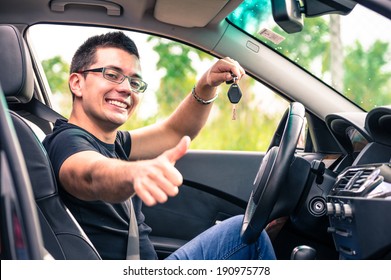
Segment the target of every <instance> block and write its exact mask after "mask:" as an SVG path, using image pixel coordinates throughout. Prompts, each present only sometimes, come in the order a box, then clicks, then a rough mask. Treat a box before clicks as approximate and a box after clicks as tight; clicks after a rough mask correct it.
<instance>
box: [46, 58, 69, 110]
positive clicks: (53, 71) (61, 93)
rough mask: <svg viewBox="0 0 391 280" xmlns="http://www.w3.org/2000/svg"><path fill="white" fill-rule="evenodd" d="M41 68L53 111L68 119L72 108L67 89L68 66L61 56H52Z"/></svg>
mask: <svg viewBox="0 0 391 280" xmlns="http://www.w3.org/2000/svg"><path fill="white" fill-rule="evenodd" d="M42 67H43V70H44V72H45V74H46V78H47V80H48V83H49V86H50V89H51V91H52V93H53V97H52V98H51V102H52V105H53V107H54V109H56V110H57V111H59V112H60V113H61V114H62V115H63V116H65V117H69V115H70V112H71V107H72V97H71V93H70V92H69V87H68V73H69V64H68V63H67V62H66V61H64V60H63V59H62V57H61V56H54V57H52V58H49V59H47V60H44V61H42Z"/></svg>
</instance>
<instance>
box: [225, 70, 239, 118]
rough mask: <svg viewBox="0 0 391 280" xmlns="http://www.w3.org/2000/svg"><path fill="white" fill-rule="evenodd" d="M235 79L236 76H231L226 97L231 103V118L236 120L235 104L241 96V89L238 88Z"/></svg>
mask: <svg viewBox="0 0 391 280" xmlns="http://www.w3.org/2000/svg"><path fill="white" fill-rule="evenodd" d="M237 80H238V78H237V77H236V76H233V83H232V85H231V86H230V88H229V90H228V93H227V95H228V99H229V101H230V102H231V104H232V120H236V105H237V104H238V103H239V101H240V99H241V98H242V91H241V90H240V88H239V85H238V83H237Z"/></svg>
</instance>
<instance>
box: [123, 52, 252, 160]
mask: <svg viewBox="0 0 391 280" xmlns="http://www.w3.org/2000/svg"><path fill="white" fill-rule="evenodd" d="M232 74H233V75H235V76H236V77H238V79H240V78H241V77H242V76H243V75H244V74H245V72H244V69H243V68H242V67H241V66H240V65H239V64H238V63H237V62H236V61H234V60H232V59H231V58H224V59H220V60H218V61H217V62H216V63H215V64H214V65H213V66H212V67H211V68H209V70H208V71H207V72H206V73H204V75H203V76H202V77H201V78H200V80H199V81H198V83H197V85H196V87H195V92H196V94H197V96H199V97H200V98H202V99H204V100H209V99H211V98H213V97H214V96H215V95H216V87H217V86H218V85H220V84H221V83H223V82H225V81H229V80H232ZM211 108H212V104H208V105H204V104H201V103H200V102H198V101H197V100H196V99H195V98H194V97H193V96H192V95H191V94H189V95H188V96H187V97H186V98H185V99H184V100H183V101H182V103H181V104H180V105H179V106H178V108H177V109H176V110H175V111H174V112H173V113H172V114H171V116H170V117H169V118H168V119H166V120H164V121H163V122H160V123H157V124H154V125H151V126H147V127H143V128H140V129H137V130H134V131H132V132H131V134H132V150H131V154H130V159H136V160H138V159H146V158H153V157H156V156H157V155H159V154H160V153H162V152H163V151H165V150H167V149H170V148H172V147H174V146H175V145H176V144H177V143H178V142H179V140H180V139H181V138H182V137H183V136H184V135H188V136H189V137H190V138H191V139H193V138H194V137H196V136H197V134H198V133H199V131H200V130H201V128H202V127H203V126H204V125H205V123H206V121H207V119H208V116H209V113H210V110H211Z"/></svg>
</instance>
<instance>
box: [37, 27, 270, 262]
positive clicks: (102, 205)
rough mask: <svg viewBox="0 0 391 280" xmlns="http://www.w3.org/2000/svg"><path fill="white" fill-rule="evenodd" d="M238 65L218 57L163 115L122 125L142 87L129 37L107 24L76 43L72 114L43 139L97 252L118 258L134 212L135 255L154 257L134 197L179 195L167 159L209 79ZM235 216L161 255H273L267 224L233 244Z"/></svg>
mask: <svg viewBox="0 0 391 280" xmlns="http://www.w3.org/2000/svg"><path fill="white" fill-rule="evenodd" d="M244 73H245V72H244V70H243V68H242V67H241V66H240V65H239V64H238V63H237V62H236V61H234V60H232V59H230V58H224V59H221V60H219V61H217V62H216V63H215V64H214V65H213V66H212V67H211V68H210V69H209V70H208V71H207V72H206V73H205V74H204V75H203V76H202V77H201V78H200V80H199V81H198V83H197V85H196V86H195V87H194V89H193V90H192V93H191V94H189V95H188V96H187V97H186V98H185V99H184V100H183V101H182V103H181V104H180V105H179V106H178V108H177V109H176V110H175V112H173V113H172V115H171V116H170V117H169V118H168V119H167V120H165V121H163V122H161V123H157V124H154V125H152V126H148V127H144V128H141V129H138V130H135V131H132V132H131V133H129V132H125V131H118V128H119V127H120V126H121V125H122V124H124V123H125V122H126V121H127V120H128V118H129V117H130V116H131V114H132V113H133V112H134V110H135V108H136V106H137V105H138V103H139V94H140V93H141V92H143V91H144V90H145V89H146V87H147V85H146V83H145V82H144V81H143V80H142V78H141V77H142V76H141V67H140V60H139V54H138V50H137V47H136V45H135V44H134V42H133V41H132V40H131V39H129V38H128V37H126V36H125V35H124V34H123V33H122V32H113V33H108V34H104V35H100V36H94V37H92V38H90V39H88V40H87V41H86V42H85V43H84V44H83V45H82V46H81V47H80V48H79V49H78V50H77V51H76V53H75V55H74V57H73V59H72V63H71V69H70V77H69V88H70V90H71V92H72V94H73V108H72V112H71V115H70V118H69V120H68V122H65V121H57V122H56V124H55V128H54V131H53V133H52V134H51V135H48V136H47V137H46V139H45V140H44V146H45V148H46V149H47V151H48V154H49V156H50V159H51V161H52V163H53V168H54V172H55V174H56V178H57V181H58V183H59V189H60V194H61V196H62V198H63V200H64V202H65V204H66V205H67V206H68V208H69V209H70V211H71V212H72V213H73V215H74V216H75V218H76V219H77V220H78V222H79V223H80V225H81V226H82V228H83V229H84V231H85V232H86V234H87V235H88V237H89V238H90V239H91V241H92V242H93V244H94V245H95V247H96V248H97V250H98V252H99V253H100V255H101V256H102V258H103V259H125V258H126V253H127V252H126V250H127V249H126V248H127V242H128V241H127V240H128V232H129V223H130V217H131V215H132V211H133V213H135V215H136V218H137V223H138V233H139V242H140V246H139V247H140V257H141V259H155V258H156V253H155V251H154V249H153V246H152V244H151V242H150V240H149V238H148V234H149V232H150V230H151V229H150V228H149V227H148V226H147V225H146V224H145V223H144V216H143V214H142V213H141V204H142V202H144V203H145V204H146V205H148V206H152V205H154V204H156V203H164V202H165V201H166V200H167V199H168V197H170V196H175V195H177V194H178V186H180V185H181V184H182V176H181V174H180V173H179V171H178V170H177V169H176V168H175V167H174V163H175V162H176V160H178V159H179V158H181V157H182V156H183V155H184V154H185V153H186V151H187V149H188V146H189V142H190V139H191V138H194V137H195V136H196V135H197V133H198V132H199V131H200V129H201V128H202V127H203V126H204V124H205V122H206V120H207V118H208V115H209V112H210V109H211V107H212V102H213V100H214V99H215V98H216V87H217V86H218V85H220V84H221V83H223V82H225V81H228V80H231V79H232V75H235V76H236V77H238V79H240V78H241V77H242V76H243V75H244ZM130 197H132V201H133V208H134V209H132V205H131V204H129V201H130V200H129V198H130ZM240 225H241V217H236V218H233V219H231V220H229V221H226V222H224V223H221V224H220V225H218V226H215V227H213V228H212V230H208V231H206V232H205V233H204V234H202V235H201V236H199V237H197V239H196V240H194V241H192V242H189V244H187V245H185V246H184V247H183V248H181V249H180V250H178V251H177V252H176V253H174V254H173V255H171V256H170V257H169V258H177V259H184V258H190V259H209V258H214V259H223V258H274V252H273V249H272V247H271V245H270V241H269V239H268V237H267V235H266V234H265V233H263V234H262V235H261V237H260V239H259V242H256V244H254V245H251V246H247V245H243V244H241V242H240V234H239V233H240ZM225 235H227V238H234V239H235V240H236V241H234V243H232V244H231V243H229V245H226V244H225V245H222V247H224V249H222V248H220V249H216V248H209V247H210V246H212V243H213V244H215V245H216V244H217V242H216V240H219V239H220V238H221V237H223V238H224V236H225ZM225 241H226V240H223V242H225ZM208 242H209V243H210V244H208ZM225 247H226V248H225ZM243 247H245V248H246V250H243V249H242V248H243ZM216 251H218V253H219V254H220V255H218V254H217V252H216ZM244 251H245V253H243V252H244ZM204 253H209V254H204ZM237 253H238V254H237ZM239 254H242V255H239Z"/></svg>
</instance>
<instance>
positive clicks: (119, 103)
mask: <svg viewBox="0 0 391 280" xmlns="http://www.w3.org/2000/svg"><path fill="white" fill-rule="evenodd" d="M109 103H110V104H112V105H115V106H118V107H120V108H123V109H126V108H127V107H128V105H126V104H125V103H123V102H120V101H117V100H109Z"/></svg>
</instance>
